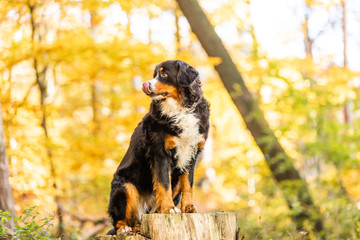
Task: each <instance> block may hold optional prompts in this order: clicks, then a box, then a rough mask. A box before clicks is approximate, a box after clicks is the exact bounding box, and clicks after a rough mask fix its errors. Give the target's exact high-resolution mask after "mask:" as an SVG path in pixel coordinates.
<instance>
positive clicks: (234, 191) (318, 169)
mask: <svg viewBox="0 0 360 240" xmlns="http://www.w3.org/2000/svg"><path fill="white" fill-rule="evenodd" d="M199 3H200V5H201V7H202V8H203V10H204V11H205V13H206V15H207V17H208V18H209V20H210V22H211V24H212V26H213V27H214V28H215V31H216V33H217V34H218V36H219V37H220V38H221V40H222V42H223V43H224V45H225V47H226V49H227V50H228V51H229V53H230V55H231V57H232V59H233V61H234V62H235V64H236V66H237V68H238V70H239V72H240V73H241V74H242V77H243V79H244V82H245V84H246V86H247V87H248V89H249V91H250V92H251V93H252V95H253V96H254V98H256V101H257V102H258V104H259V107H260V109H261V110H262V112H263V113H264V116H265V118H266V120H267V122H268V123H269V125H270V128H271V130H272V131H273V132H274V134H275V136H276V137H277V139H278V141H279V142H280V143H281V145H282V147H283V148H284V150H285V152H286V154H287V156H288V157H289V158H290V159H291V161H292V163H293V165H294V166H295V167H296V169H297V170H298V171H299V173H300V176H301V177H302V179H304V180H306V183H307V184H308V188H309V191H310V193H311V196H312V199H313V202H314V204H315V205H316V206H317V208H318V209H319V212H320V214H321V218H322V221H323V225H324V232H325V233H326V237H327V239H360V181H359V180H360V169H359V167H360V2H359V1H358V0H346V2H345V0H294V1H286V0H252V1H246V0H241V1H239V0H221V1H219V0H201V1H199ZM0 29H1V31H0V55H1V57H0V99H1V115H2V128H3V134H1V135H3V139H2V140H1V141H0V145H4V146H5V147H6V148H5V149H6V154H7V159H8V171H9V174H10V175H9V181H10V185H11V188H12V195H13V198H14V211H15V212H16V215H20V214H21V212H22V211H23V210H24V209H26V208H27V205H26V204H28V205H30V206H34V205H36V206H38V207H37V209H38V211H39V212H40V213H39V214H40V215H54V216H56V218H55V220H56V221H55V226H54V228H52V229H51V232H52V236H56V235H58V234H59V233H61V234H63V235H64V236H66V237H67V239H84V238H88V237H91V236H92V235H94V234H100V233H104V232H106V231H107V230H109V229H110V225H109V222H108V221H107V215H106V211H107V204H108V201H109V192H110V182H111V180H112V175H113V173H114V172H115V170H116V168H117V166H118V164H119V162H120V161H121V159H122V157H123V155H124V154H125V152H126V150H127V147H128V144H129V140H130V136H131V134H132V132H133V130H134V128H135V127H136V126H137V124H138V122H139V121H140V120H141V119H142V117H143V116H144V115H145V114H146V112H147V111H148V107H149V104H150V98H149V97H147V96H146V95H145V94H144V93H143V92H142V91H141V86H142V85H141V84H142V82H143V81H146V80H150V79H151V78H152V74H153V69H154V67H155V66H156V64H158V63H160V62H162V61H164V60H167V59H181V60H183V61H185V62H188V63H189V64H191V65H192V66H194V67H195V68H196V69H198V70H199V72H200V76H201V80H202V86H203V91H204V95H205V97H206V98H207V99H208V100H209V101H210V103H211V133H210V137H209V140H208V142H207V144H206V147H205V151H204V153H203V155H202V157H201V161H200V162H199V164H198V167H197V170H196V173H195V193H194V196H195V200H196V205H197V207H198V209H199V211H234V212H237V214H238V223H239V226H240V227H241V233H242V234H243V235H245V237H246V239H294V238H299V237H301V236H302V235H301V234H302V232H299V231H298V230H297V229H296V227H295V225H294V223H293V222H292V220H291V216H292V215H293V214H296V213H294V211H296V209H297V208H296V204H301V203H300V202H299V200H298V199H293V201H292V204H293V205H292V207H291V208H289V206H288V204H287V202H286V200H285V197H284V192H283V191H282V189H281V187H279V186H278V185H279V183H278V182H277V181H275V180H274V178H273V175H272V172H271V171H270V169H269V167H268V165H267V163H266V161H265V158H264V155H263V154H262V152H261V151H260V149H259V147H258V145H257V144H256V142H255V141H254V140H253V137H252V136H251V134H250V132H249V131H248V130H247V128H246V125H245V122H244V120H243V118H242V117H241V115H240V114H239V112H238V110H237V109H236V107H235V105H234V104H233V102H232V100H231V95H229V93H228V92H227V90H226V89H225V88H224V86H223V84H222V81H221V79H220V78H219V76H218V74H217V72H216V71H215V70H214V66H216V65H218V64H219V63H220V60H219V59H218V58H209V57H208V56H207V55H206V53H205V51H204V50H203V48H202V46H201V44H200V43H199V41H198V39H197V37H196V35H195V34H194V33H192V32H191V28H190V25H189V23H188V21H187V19H186V18H185V17H184V15H183V13H182V12H181V10H180V8H179V6H178V5H177V3H176V1H173V0H157V1H144V0H133V1H126V0H118V1H116V0H103V1H101V0H89V1H75V0H43V1H41V0H14V1H10V0H8V1H1V2H0ZM235 87H236V86H235ZM238 87H239V86H238ZM250 117H251V116H250ZM0 126H1V125H0ZM0 129H1V128H0ZM0 133H1V131H0ZM0 137H1V136H0ZM264 141H266V139H264ZM0 150H2V148H1V146H0ZM0 153H2V158H0V159H1V162H0V165H1V170H2V176H1V177H2V178H1V183H0V184H2V188H4V187H6V184H4V182H3V181H6V177H7V175H6V174H5V173H4V172H3V171H5V170H6V165H7V160H6V158H4V154H3V153H4V151H0ZM285 194H286V193H285ZM1 198H3V199H5V195H2V196H0V200H1ZM10 205H11V204H10ZM2 210H4V209H2ZM5 210H10V211H11V209H5ZM309 228H311V226H310V227H309ZM310 237H312V238H315V235H310Z"/></svg>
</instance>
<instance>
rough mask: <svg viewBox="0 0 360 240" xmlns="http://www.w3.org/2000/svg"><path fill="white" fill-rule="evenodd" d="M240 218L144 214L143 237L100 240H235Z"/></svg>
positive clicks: (211, 214) (216, 214) (101, 239)
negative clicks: (237, 221)
mask: <svg viewBox="0 0 360 240" xmlns="http://www.w3.org/2000/svg"><path fill="white" fill-rule="evenodd" d="M236 233H237V225H236V214H235V213H224V212H209V213H182V214H157V213H155V214H144V215H143V216H142V219H141V227H140V232H139V234H136V235H134V236H126V237H125V236H102V237H97V238H96V240H110V239H118V240H119V239H124V240H146V239H154V240H155V239H156V240H167V239H172V240H203V239H206V240H215V239H216V240H217V239H226V240H235V239H236Z"/></svg>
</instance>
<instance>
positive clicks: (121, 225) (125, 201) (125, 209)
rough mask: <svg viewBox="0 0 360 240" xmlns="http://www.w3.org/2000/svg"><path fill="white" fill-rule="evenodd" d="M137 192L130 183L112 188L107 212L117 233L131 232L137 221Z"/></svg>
mask: <svg viewBox="0 0 360 240" xmlns="http://www.w3.org/2000/svg"><path fill="white" fill-rule="evenodd" d="M138 203H139V192H138V190H137V189H136V187H135V186H134V185H133V184H131V183H126V184H124V185H123V186H121V187H119V188H116V189H115V190H114V189H113V190H112V192H111V196H110V204H109V210H108V212H109V214H110V216H111V217H112V219H113V225H114V228H115V229H116V232H117V234H126V235H128V234H132V233H133V228H132V227H134V226H135V225H136V224H138V223H139V221H140V220H139V216H138Z"/></svg>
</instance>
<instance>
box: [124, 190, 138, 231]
mask: <svg viewBox="0 0 360 240" xmlns="http://www.w3.org/2000/svg"><path fill="white" fill-rule="evenodd" d="M124 187H125V189H126V211H125V222H126V223H127V224H128V225H131V221H132V220H133V216H134V215H135V217H136V219H139V216H138V204H139V192H138V190H137V189H136V187H135V186H134V185H133V184H131V183H126V184H125V185H124Z"/></svg>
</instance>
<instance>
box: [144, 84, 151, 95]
mask: <svg viewBox="0 0 360 240" xmlns="http://www.w3.org/2000/svg"><path fill="white" fill-rule="evenodd" d="M142 90H143V92H144V93H146V94H150V93H152V91H151V90H150V83H148V82H144V83H143V87H142Z"/></svg>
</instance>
